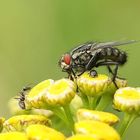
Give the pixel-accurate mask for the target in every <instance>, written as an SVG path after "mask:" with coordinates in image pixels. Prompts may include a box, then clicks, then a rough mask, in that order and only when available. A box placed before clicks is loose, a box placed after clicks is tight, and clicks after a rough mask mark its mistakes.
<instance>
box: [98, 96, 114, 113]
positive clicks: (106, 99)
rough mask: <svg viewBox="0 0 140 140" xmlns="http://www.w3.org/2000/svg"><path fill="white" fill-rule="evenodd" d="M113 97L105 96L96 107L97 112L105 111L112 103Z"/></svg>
mask: <svg viewBox="0 0 140 140" xmlns="http://www.w3.org/2000/svg"><path fill="white" fill-rule="evenodd" d="M111 101H112V96H111V95H110V94H103V95H102V97H101V100H100V102H99V104H98V105H97V107H96V110H100V111H103V110H105V109H106V107H107V106H108V105H109V104H110V103H111Z"/></svg>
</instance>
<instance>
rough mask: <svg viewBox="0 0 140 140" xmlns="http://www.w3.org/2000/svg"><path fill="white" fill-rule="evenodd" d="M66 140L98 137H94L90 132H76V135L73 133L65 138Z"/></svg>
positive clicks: (84, 139)
mask: <svg viewBox="0 0 140 140" xmlns="http://www.w3.org/2000/svg"><path fill="white" fill-rule="evenodd" d="M66 140H99V139H97V138H95V137H94V136H93V135H91V134H87V135H83V134H76V135H73V136H71V137H69V138H67V139H66Z"/></svg>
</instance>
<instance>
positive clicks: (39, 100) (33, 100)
mask: <svg viewBox="0 0 140 140" xmlns="http://www.w3.org/2000/svg"><path fill="white" fill-rule="evenodd" d="M53 83H54V80H52V79H48V80H45V81H43V82H41V83H39V84H37V85H36V86H35V87H33V88H32V89H31V91H30V92H29V93H28V95H27V96H26V102H27V104H28V106H31V107H34V108H43V107H44V106H46V103H45V102H44V100H43V96H44V94H45V93H46V90H47V89H48V88H49V86H50V85H52V84H53Z"/></svg>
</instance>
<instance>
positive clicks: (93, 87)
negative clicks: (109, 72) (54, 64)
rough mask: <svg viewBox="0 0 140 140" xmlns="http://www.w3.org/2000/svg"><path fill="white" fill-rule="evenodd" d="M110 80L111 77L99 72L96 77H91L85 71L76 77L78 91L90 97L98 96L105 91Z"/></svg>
mask: <svg viewBox="0 0 140 140" xmlns="http://www.w3.org/2000/svg"><path fill="white" fill-rule="evenodd" d="M111 82H112V81H111V78H109V77H108V76H106V75H103V74H99V75H98V76H96V77H92V76H90V74H89V73H88V72H85V73H84V74H82V75H81V76H79V77H78V78H77V86H78V89H79V91H80V92H81V93H82V94H86V95H87V96H92V97H94V96H100V95H102V94H103V93H105V92H107V91H108V89H109V85H110V84H111Z"/></svg>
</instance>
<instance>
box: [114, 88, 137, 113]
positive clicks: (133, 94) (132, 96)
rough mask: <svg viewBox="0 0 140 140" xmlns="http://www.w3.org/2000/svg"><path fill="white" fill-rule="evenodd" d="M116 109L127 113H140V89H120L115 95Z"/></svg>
mask: <svg viewBox="0 0 140 140" xmlns="http://www.w3.org/2000/svg"><path fill="white" fill-rule="evenodd" d="M114 107H115V108H116V109H118V110H120V111H123V112H127V113H135V114H139V113H140V88H132V87H125V88H120V89H118V90H117V91H116V93H115V95H114Z"/></svg>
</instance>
